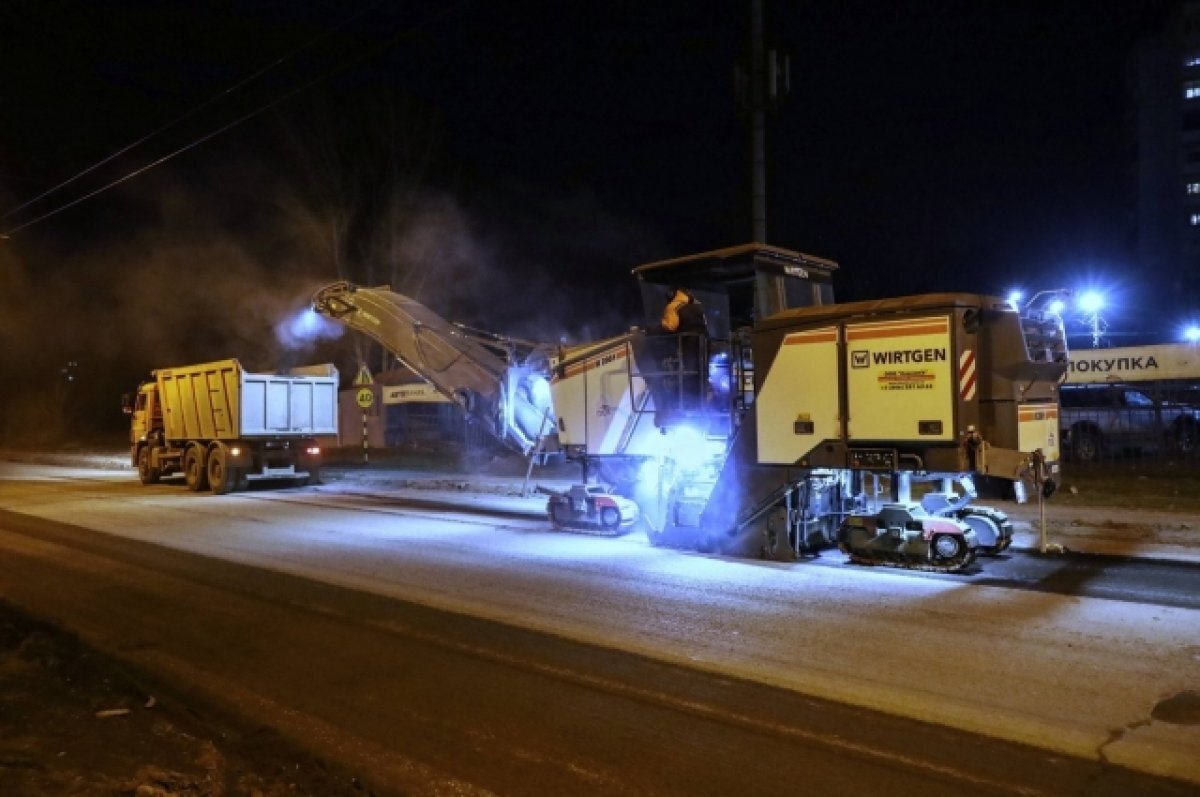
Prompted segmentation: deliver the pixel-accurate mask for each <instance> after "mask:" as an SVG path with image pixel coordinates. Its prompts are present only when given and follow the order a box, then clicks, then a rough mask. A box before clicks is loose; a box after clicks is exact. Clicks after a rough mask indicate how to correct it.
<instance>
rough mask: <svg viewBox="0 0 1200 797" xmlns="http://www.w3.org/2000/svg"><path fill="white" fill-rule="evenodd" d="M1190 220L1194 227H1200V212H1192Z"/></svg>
mask: <svg viewBox="0 0 1200 797" xmlns="http://www.w3.org/2000/svg"><path fill="white" fill-rule="evenodd" d="M1188 221H1190V222H1191V224H1192V226H1193V227H1200V213H1193V214H1192V215H1191V216H1190V217H1189V218H1188Z"/></svg>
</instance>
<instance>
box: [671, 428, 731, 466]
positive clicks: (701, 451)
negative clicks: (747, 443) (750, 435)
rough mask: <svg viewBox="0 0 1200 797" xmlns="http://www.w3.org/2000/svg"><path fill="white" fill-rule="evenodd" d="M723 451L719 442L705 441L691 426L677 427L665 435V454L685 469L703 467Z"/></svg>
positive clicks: (698, 431) (697, 430)
mask: <svg viewBox="0 0 1200 797" xmlns="http://www.w3.org/2000/svg"><path fill="white" fill-rule="evenodd" d="M723 450H724V446H723V445H722V444H721V442H720V441H719V440H709V439H707V438H706V437H705V436H704V435H703V434H702V433H701V432H700V430H699V429H696V428H695V427H692V426H677V427H675V428H674V429H671V430H670V431H669V432H668V433H667V453H668V455H669V456H670V457H671V458H672V459H674V460H675V461H676V463H677V464H678V465H679V466H680V467H682V468H685V469H686V468H699V467H703V466H705V465H707V464H709V462H710V461H711V460H712V458H713V457H716V456H719V455H720V454H721V452H722V451H723Z"/></svg>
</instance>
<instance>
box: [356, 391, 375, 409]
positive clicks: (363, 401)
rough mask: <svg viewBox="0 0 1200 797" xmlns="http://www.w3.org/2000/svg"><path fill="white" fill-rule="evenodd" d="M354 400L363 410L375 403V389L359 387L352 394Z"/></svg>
mask: <svg viewBox="0 0 1200 797" xmlns="http://www.w3.org/2000/svg"><path fill="white" fill-rule="evenodd" d="M354 400H355V401H357V402H358V406H360V407H362V408H363V409H364V410H365V409H367V408H368V407H370V406H371V405H372V404H374V403H375V391H374V390H372V389H371V388H369V387H360V388H359V389H358V392H357V393H356V394H355V396H354Z"/></svg>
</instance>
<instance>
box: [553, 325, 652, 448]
mask: <svg viewBox="0 0 1200 797" xmlns="http://www.w3.org/2000/svg"><path fill="white" fill-rule="evenodd" d="M634 368H635V365H634V361H633V357H632V353H631V351H630V346H629V343H628V341H625V340H622V341H620V342H618V343H617V344H616V345H614V346H612V347H611V348H608V349H606V350H602V351H599V352H595V353H593V354H591V356H588V357H585V358H583V359H579V360H575V361H571V362H567V363H564V364H562V365H560V366H559V367H558V368H557V369H556V372H555V375H554V379H553V381H552V382H551V392H552V394H553V398H554V408H555V412H556V413H557V414H558V417H559V419H560V421H561V423H560V426H559V443H560V444H561V445H564V446H583V447H584V449H585V451H586V452H587V454H588V455H589V456H609V455H614V454H628V453H633V452H631V451H629V447H630V445H631V443H633V442H634V441H635V440H636V439H637V438H638V437H640V435H639V434H638V432H639V429H640V427H643V426H644V427H646V428H647V429H649V430H650V431H654V423H653V416H652V412H649V410H652V409H653V407H652V406H650V404H649V396H648V395H647V388H646V383H645V380H643V379H642V378H641V377H640V376H638V375H637V374H636V373H635V371H634Z"/></svg>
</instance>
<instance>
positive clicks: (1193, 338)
mask: <svg viewBox="0 0 1200 797" xmlns="http://www.w3.org/2000/svg"><path fill="white" fill-rule="evenodd" d="M1183 339H1184V340H1186V341H1187V342H1188V343H1196V342H1197V341H1200V326H1196V325H1195V324H1188V326H1187V328H1186V329H1184V330H1183Z"/></svg>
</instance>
